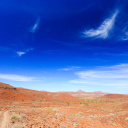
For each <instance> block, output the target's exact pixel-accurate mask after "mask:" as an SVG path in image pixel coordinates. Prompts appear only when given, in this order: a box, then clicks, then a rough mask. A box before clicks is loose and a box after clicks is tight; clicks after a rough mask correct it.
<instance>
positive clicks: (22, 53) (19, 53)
mask: <svg viewBox="0 0 128 128" xmlns="http://www.w3.org/2000/svg"><path fill="white" fill-rule="evenodd" d="M16 53H17V54H18V56H22V55H24V54H26V52H16Z"/></svg>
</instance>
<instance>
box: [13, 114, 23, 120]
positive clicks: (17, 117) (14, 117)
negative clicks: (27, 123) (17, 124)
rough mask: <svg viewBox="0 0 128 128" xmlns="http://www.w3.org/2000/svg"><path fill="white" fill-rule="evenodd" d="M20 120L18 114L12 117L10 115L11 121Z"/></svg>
mask: <svg viewBox="0 0 128 128" xmlns="http://www.w3.org/2000/svg"><path fill="white" fill-rule="evenodd" d="M20 118H21V116H20V115H18V114H13V115H11V119H15V120H18V119H20Z"/></svg>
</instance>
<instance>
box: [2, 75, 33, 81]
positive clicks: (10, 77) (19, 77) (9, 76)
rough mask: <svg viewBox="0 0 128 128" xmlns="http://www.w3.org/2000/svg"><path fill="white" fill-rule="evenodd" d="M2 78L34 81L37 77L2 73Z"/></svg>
mask: <svg viewBox="0 0 128 128" xmlns="http://www.w3.org/2000/svg"><path fill="white" fill-rule="evenodd" d="M0 79H5V80H10V81H33V80H34V79H35V78H34V77H26V76H20V75H14V74H0Z"/></svg>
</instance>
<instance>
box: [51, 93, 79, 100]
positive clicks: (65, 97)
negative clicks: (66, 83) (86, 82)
mask: <svg viewBox="0 0 128 128" xmlns="http://www.w3.org/2000/svg"><path fill="white" fill-rule="evenodd" d="M53 98H54V99H57V100H59V101H62V102H63V101H65V102H76V101H78V98H76V97H73V96H71V95H69V94H67V93H55V94H53Z"/></svg>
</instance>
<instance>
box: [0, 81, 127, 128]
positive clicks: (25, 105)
mask: <svg viewBox="0 0 128 128" xmlns="http://www.w3.org/2000/svg"><path fill="white" fill-rule="evenodd" d="M0 128H128V95H127V94H126V95H123V94H110V93H107V92H100V91H99V92H84V91H81V90H79V91H77V92H56V93H55V92H46V91H37V90H30V89H25V88H16V87H13V86H11V85H8V84H5V83H0Z"/></svg>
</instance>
